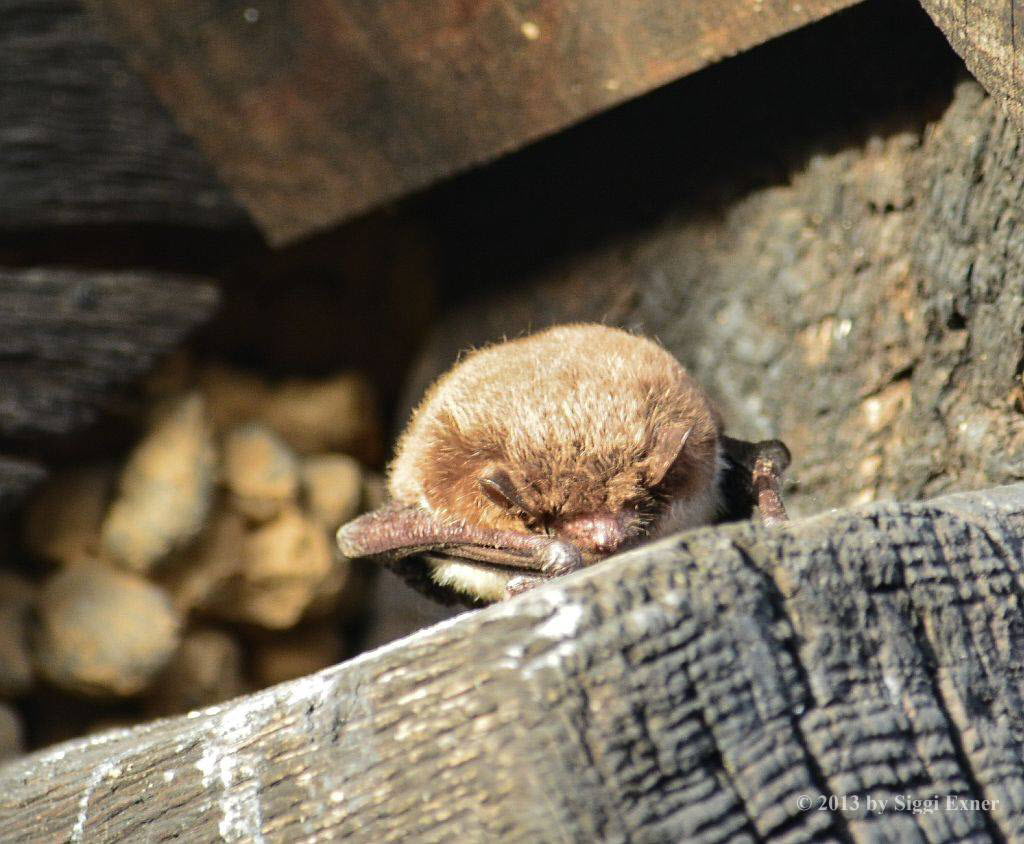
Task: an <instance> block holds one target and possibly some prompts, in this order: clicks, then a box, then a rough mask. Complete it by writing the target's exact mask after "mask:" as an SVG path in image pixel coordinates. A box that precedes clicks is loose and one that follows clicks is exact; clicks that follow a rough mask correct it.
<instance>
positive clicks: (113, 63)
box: [0, 0, 245, 229]
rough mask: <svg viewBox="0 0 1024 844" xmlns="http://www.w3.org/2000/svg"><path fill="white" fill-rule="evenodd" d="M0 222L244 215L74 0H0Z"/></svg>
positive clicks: (214, 219)
mask: <svg viewBox="0 0 1024 844" xmlns="http://www.w3.org/2000/svg"><path fill="white" fill-rule="evenodd" d="M0 114H2V115H3V120H2V121H0V196H2V197H3V201H2V202H0V228H3V229H29V228H44V227H50V226H59V225H96V224H111V223H117V224H140V223H149V224H160V225H165V224H171V225H182V226H206V227H217V228H220V227H224V226H229V225H239V224H240V223H242V222H244V220H245V215H244V213H243V212H242V211H241V209H240V208H239V207H238V206H237V205H236V204H235V203H234V201H233V200H232V199H231V197H230V195H229V194H228V192H227V190H226V189H225V188H224V187H223V186H222V185H221V184H220V183H219V182H218V181H217V179H216V177H215V175H214V173H213V170H212V168H211V167H210V165H209V164H208V163H207V162H206V161H205V160H204V159H203V158H202V156H201V155H200V153H199V152H198V151H197V149H196V147H195V144H194V143H193V142H192V141H191V140H190V139H189V138H187V137H186V136H185V135H184V134H183V133H182V132H181V130H180V129H178V128H177V126H175V124H174V122H173V120H172V119H171V117H170V116H169V115H168V114H167V111H166V110H165V109H164V108H163V107H162V106H161V105H160V103H159V102H158V101H157V99H156V97H154V96H153V94H152V93H151V92H150V91H149V90H147V89H146V87H145V85H144V84H143V83H142V82H141V81H140V80H139V79H138V77H136V76H135V75H134V74H133V73H131V72H130V71H129V70H128V69H127V66H126V64H125V62H124V59H123V58H122V57H121V56H120V54H119V53H118V52H117V51H116V50H115V49H114V48H113V47H112V46H111V45H110V44H109V43H108V42H107V41H105V40H104V38H103V37H102V36H101V35H100V34H99V33H98V32H97V29H96V27H95V25H94V24H93V22H92V20H90V18H89V16H88V15H87V14H86V12H85V10H84V9H83V8H82V6H81V5H80V4H79V3H77V2H75V0H2V1H0Z"/></svg>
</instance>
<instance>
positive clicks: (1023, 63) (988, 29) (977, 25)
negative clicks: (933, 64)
mask: <svg viewBox="0 0 1024 844" xmlns="http://www.w3.org/2000/svg"><path fill="white" fill-rule="evenodd" d="M921 5H922V6H924V8H925V9H926V10H927V11H928V14H930V15H931V16H932V19H933V20H934V21H935V23H936V25H937V26H938V27H939V29H941V30H942V31H943V33H944V34H945V36H946V37H947V38H948V39H949V43H950V44H952V45H953V49H954V50H956V51H957V52H958V53H959V54H960V55H961V56H962V57H963V60H964V62H966V64H967V67H968V68H970V71H971V73H973V74H974V75H975V76H977V77H978V81H979V82H981V84H982V85H984V86H985V88H987V89H988V91H989V93H990V94H992V95H993V96H995V97H996V99H998V100H999V102H1000V103H1001V104H1002V106H1003V108H1005V109H1006V111H1007V112H1008V113H1009V114H1010V115H1011V116H1012V117H1013V118H1014V119H1015V120H1016V121H1017V124H1018V125H1024V9H1022V8H1021V6H1020V3H1018V2H1017V0H921Z"/></svg>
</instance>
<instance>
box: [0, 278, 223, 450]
mask: <svg viewBox="0 0 1024 844" xmlns="http://www.w3.org/2000/svg"><path fill="white" fill-rule="evenodd" d="M216 303H217V291H216V288H215V287H213V286H212V285H211V284H209V283H205V282H203V281H201V280H198V279H190V278H186V277H184V276H173V275H167V274H161V273H144V272H101V271H91V272H85V271H73V270H67V269H56V268H47V269H42V268H34V269H26V270H12V269H0V436H3V437H10V438H16V439H25V438H35V437H38V436H39V435H46V434H51V435H52V434H64V433H67V432H69V431H71V430H73V429H75V428H77V427H81V426H82V425H85V424H88V423H89V422H91V421H92V420H93V419H94V418H95V414H96V409H97V407H98V406H99V405H100V403H101V402H103V401H104V400H106V399H107V397H108V396H107V393H108V391H109V390H110V389H111V388H112V387H114V386H117V385H122V384H125V383H126V382H127V381H129V380H130V379H131V378H133V377H136V376H138V375H139V374H141V373H142V372H144V371H145V370H146V369H147V368H148V367H150V366H151V365H152V364H153V362H154V361H155V359H156V358H157V357H158V356H159V355H161V354H163V353H166V352H167V351H169V350H170V349H171V348H173V346H174V345H175V344H176V343H178V342H180V341H181V339H182V338H183V337H184V336H185V334H186V333H187V332H188V331H189V330H190V329H192V328H195V327H196V326H198V325H200V324H201V323H202V322H204V321H205V320H206V319H207V318H208V317H209V316H210V314H211V313H212V311H213V309H214V307H215V306H216Z"/></svg>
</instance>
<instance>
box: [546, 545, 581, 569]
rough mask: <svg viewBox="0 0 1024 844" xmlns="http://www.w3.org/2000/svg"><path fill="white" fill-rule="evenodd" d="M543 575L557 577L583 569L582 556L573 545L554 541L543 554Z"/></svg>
mask: <svg viewBox="0 0 1024 844" xmlns="http://www.w3.org/2000/svg"><path fill="white" fill-rule="evenodd" d="M543 558H544V564H543V568H542V571H543V572H544V573H545V574H550V575H553V576H558V575H562V574H568V573H569V572H572V571H576V570H577V569H579V568H582V567H583V555H582V554H581V553H580V549H579V548H577V547H576V546H575V545H572V544H570V543H568V542H563V541H562V540H557V539H556V540H554V541H553V542H552V543H551V544H550V545H549V546H548V547H547V548H545V549H544V552H543Z"/></svg>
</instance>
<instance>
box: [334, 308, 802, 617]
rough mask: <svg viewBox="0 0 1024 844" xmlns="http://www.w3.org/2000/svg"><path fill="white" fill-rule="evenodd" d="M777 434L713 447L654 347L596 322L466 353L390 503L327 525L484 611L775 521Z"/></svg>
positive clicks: (440, 391)
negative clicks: (688, 539)
mask: <svg viewBox="0 0 1024 844" xmlns="http://www.w3.org/2000/svg"><path fill="white" fill-rule="evenodd" d="M789 460H790V456H789V452H788V450H787V449H786V447H785V445H783V444H782V443H781V442H780V441H778V440H766V441H764V442H760V443H747V442H744V441H742V440H736V439H732V438H731V437H727V436H725V435H724V433H723V432H722V420H721V417H720V415H719V413H718V411H717V409H716V408H715V407H714V405H713V404H712V402H711V400H710V399H709V398H708V396H707V394H706V393H705V392H704V390H703V388H702V387H701V386H700V385H699V384H698V383H697V382H696V381H695V380H694V379H693V378H692V377H691V376H690V375H689V373H687V371H686V370H685V369H684V368H683V366H682V365H681V364H680V363H679V362H678V361H677V360H676V359H675V358H674V357H673V356H672V355H671V354H670V353H669V352H667V351H666V350H665V349H663V348H662V347H661V346H660V345H658V344H657V343H655V342H654V341H653V340H649V339H647V338H644V337H640V336H636V335H633V334H630V333H628V332H626V331H622V330H620V329H616V328H609V327H607V326H603V325H590V324H574V325H562V326H555V327H553V328H549V329H547V330H545V331H541V332H539V333H536V334H533V335H530V336H527V337H523V338H520V339H516V340H511V341H506V342H503V343H498V344H496V345H493V346H489V347H485V348H483V349H479V350H477V351H474V352H471V353H470V354H468V355H466V356H465V357H464V358H462V359H461V360H460V361H459V362H458V363H456V365H455V366H454V367H453V368H452V369H450V370H449V371H448V372H447V373H446V374H444V375H442V376H441V377H440V378H439V379H438V380H437V381H436V382H435V383H434V385H433V386H432V387H431V388H430V389H429V390H428V391H427V393H426V395H425V396H424V398H423V400H422V401H421V403H420V404H419V406H418V407H417V408H416V410H415V411H414V412H413V415H412V418H411V420H410V421H409V424H408V426H407V427H406V429H405V431H404V433H403V434H402V436H401V437H400V438H399V440H398V444H397V446H396V450H395V456H394V459H393V460H392V462H391V464H390V466H389V467H388V493H389V496H390V501H389V503H387V504H386V505H384V506H383V507H381V508H379V509H377V510H374V511H373V512H370V513H366V514H364V515H362V516H360V517H359V518H357V519H355V520H354V521H351V522H349V523H348V524H346V525H343V526H342V527H341V528H340V529H339V531H338V537H337V538H338V545H339V547H340V549H341V551H342V553H343V554H345V555H346V556H348V557H370V558H378V559H381V560H382V561H384V562H385V563H387V564H388V565H390V566H391V567H392V568H394V569H395V570H396V571H397V572H399V573H400V574H401V575H402V576H403V577H405V578H406V580H408V581H409V582H410V583H412V584H413V585H414V586H416V587H417V588H419V589H421V590H422V591H424V592H426V593H428V594H430V595H431V596H432V597H434V598H436V599H439V600H446V601H448V602H450V601H451V599H452V598H461V599H463V600H464V601H467V602H469V603H478V604H479V603H490V602H493V601H498V600H502V599H504V598H507V597H510V596H512V595H514V594H517V593H519V592H522V591H524V590H527V589H530V588H532V587H534V586H536V585H537V584H539V583H542V582H544V581H545V580H548V579H550V578H552V577H558V576H560V575H563V574H567V573H569V572H573V571H576V570H578V569H580V568H583V567H584V566H588V565H590V564H592V563H594V562H596V561H597V560H601V559H604V558H605V557H608V556H609V555H611V554H613V553H615V552H617V551H622V550H625V549H627V548H631V547H634V546H635V545H638V544H640V543H641V542H644V541H649V540H651V539H654V538H657V537H660V536H664V535H666V534H668V533H671V532H674V531H678V530H682V529H685V528H689V527H695V526H697V525H703V524H711V523H714V522H716V521H723V520H732V519H741V518H747V517H749V516H750V515H751V513H752V510H753V507H754V506H755V505H756V506H758V507H759V509H760V511H761V517H762V520H763V521H764V522H765V523H766V524H777V523H778V522H780V521H784V520H785V518H786V513H785V508H784V506H783V503H782V497H781V492H780V481H781V476H782V472H783V471H784V470H785V469H786V467H787V466H788V465H789Z"/></svg>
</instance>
